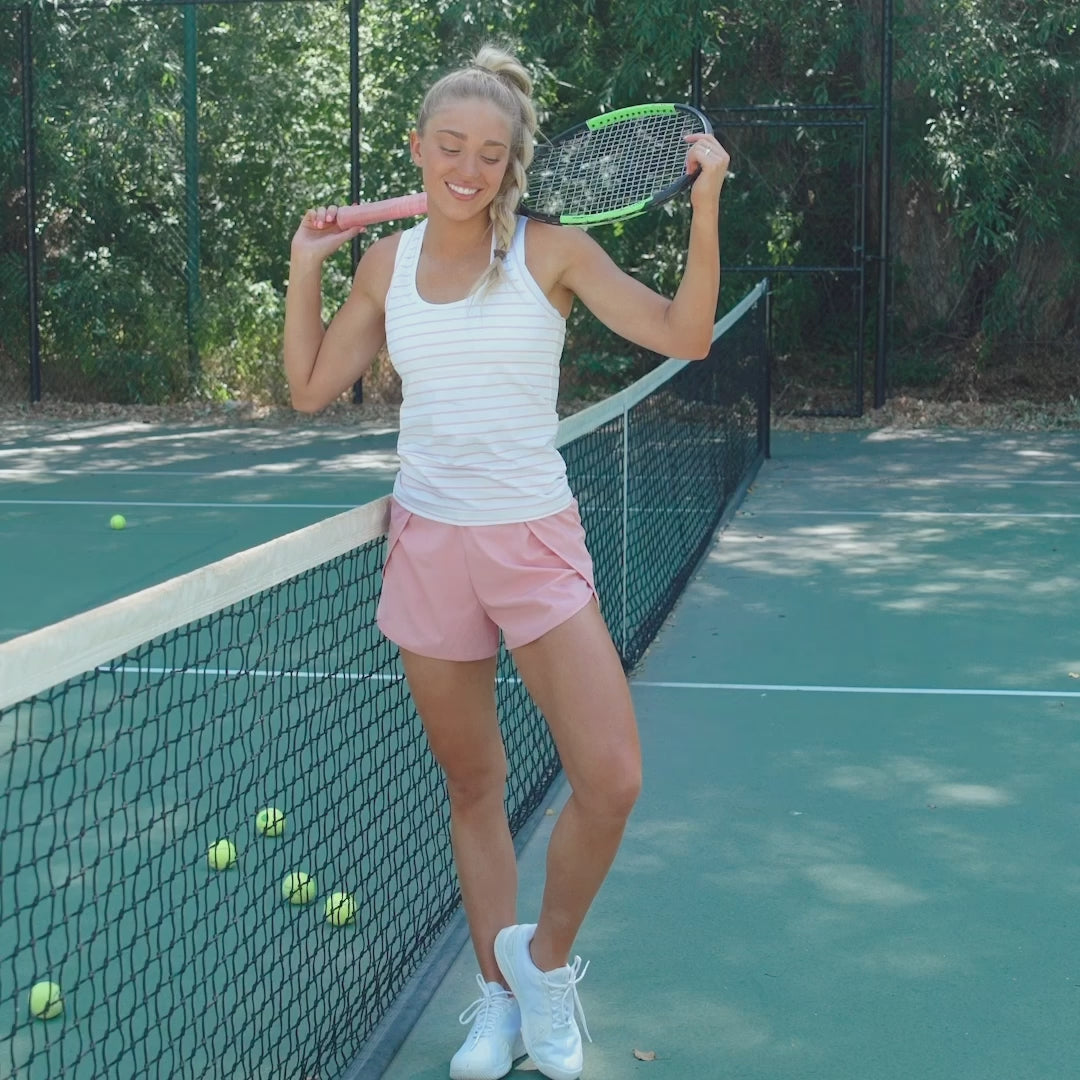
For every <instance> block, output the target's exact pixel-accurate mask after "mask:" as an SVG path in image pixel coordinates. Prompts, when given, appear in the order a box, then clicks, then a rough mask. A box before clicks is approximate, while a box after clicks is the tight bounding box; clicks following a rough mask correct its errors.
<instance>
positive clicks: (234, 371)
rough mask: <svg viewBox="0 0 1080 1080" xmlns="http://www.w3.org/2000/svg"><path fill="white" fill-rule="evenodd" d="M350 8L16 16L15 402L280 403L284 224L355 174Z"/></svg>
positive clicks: (8, 272)
mask: <svg viewBox="0 0 1080 1080" xmlns="http://www.w3.org/2000/svg"><path fill="white" fill-rule="evenodd" d="M348 14H349V11H348V8H347V7H343V6H342V5H340V4H336V3H329V2H313V3H312V2H306V3H305V2H299V0H293V2H287V3H273V4H271V3H261V4H254V3H253V4H221V5H199V6H196V5H193V4H186V5H169V4H161V5H153V6H152V5H148V4H138V5H134V4H133V5H124V4H110V5H108V6H104V5H101V4H88V5H83V6H72V7H55V8H37V7H34V8H31V7H29V6H24V7H21V8H19V9H18V10H12V9H5V10H3V11H2V12H0V16H2V17H0V64H2V66H3V70H4V71H5V73H6V74H7V77H8V81H9V85H10V87H11V89H12V93H10V94H9V95H7V96H6V98H5V101H4V106H3V111H2V112H0V125H2V130H0V140H2V145H3V147H4V150H5V153H4V161H5V163H6V169H5V175H4V196H3V198H4V202H5V209H6V213H5V226H4V235H3V239H2V250H0V286H2V290H3V292H2V299H0V305H2V308H0V313H2V319H0V325H2V330H0V398H2V399H4V400H9V401H10V400H23V401H25V400H27V399H28V398H34V397H37V396H38V395H39V394H40V397H41V398H42V399H44V400H50V399H62V400H66V401H74V402H83V401H113V402H120V403H130V402H144V403H157V402H163V401H175V400H183V399H189V398H192V397H203V398H209V399H211V400H214V399H220V400H224V399H227V398H229V397H232V396H235V395H238V394H239V395H246V394H251V393H253V392H256V391H257V393H258V395H259V396H262V397H269V398H270V399H272V400H275V399H277V400H283V399H284V395H285V386H284V378H283V375H282V374H281V363H280V330H281V322H282V318H283V295H284V284H285V281H286V277H287V271H288V230H287V228H283V227H282V223H283V222H292V221H294V220H298V218H299V214H300V212H301V209H302V208H303V207H306V206H308V205H310V204H311V202H312V200H318V199H330V198H333V199H336V200H341V199H342V197H343V195H344V194H345V193H347V192H348V191H349V188H350V175H349V146H348V136H349V122H348V117H349V96H350V82H349V62H348V43H349V37H350V35H349V24H348ZM283 70H289V71H290V72H293V73H294V74H295V73H298V72H299V73H301V74H303V73H304V72H305V71H307V72H309V73H310V79H299V80H298V79H295V78H290V79H289V80H287V81H286V80H282V79H280V78H279V77H278V75H277V73H278V72H280V71H283ZM298 86H299V87H300V92H299V93H298V92H297V87H298ZM331 117H336V118H337V119H336V122H335V121H333V120H331V119H329V118H331ZM310 118H314V122H312V121H311V119H310ZM30 235H33V236H34V237H35V238H36V243H35V244H34V245H33V250H32V251H31V248H30V245H28V241H27V238H28V236H30ZM347 270H348V267H347V266H339V265H338V263H337V262H334V263H333V264H332V265H331V266H330V267H328V272H327V286H328V288H327V293H328V303H331V302H333V301H334V299H335V298H337V299H340V298H341V297H343V295H344V289H345V286H346V277H347V275H346V273H345V271H347Z"/></svg>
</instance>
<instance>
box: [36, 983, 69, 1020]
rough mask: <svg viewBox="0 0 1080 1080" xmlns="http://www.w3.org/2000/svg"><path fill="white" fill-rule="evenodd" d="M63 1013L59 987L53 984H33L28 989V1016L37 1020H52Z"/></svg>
mask: <svg viewBox="0 0 1080 1080" xmlns="http://www.w3.org/2000/svg"><path fill="white" fill-rule="evenodd" d="M63 1011H64V999H63V998H62V997H61V996H60V987H59V986H57V985H56V983H54V982H39V983H34V985H33V986H32V987H31V988H30V1015H31V1016H34V1017H36V1018H37V1019H38V1020H52V1019H53V1017H55V1016H59V1015H60V1014H61V1013H62V1012H63Z"/></svg>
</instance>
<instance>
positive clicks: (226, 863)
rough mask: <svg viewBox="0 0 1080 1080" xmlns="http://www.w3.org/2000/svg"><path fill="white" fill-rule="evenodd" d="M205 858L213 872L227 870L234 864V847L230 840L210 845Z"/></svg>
mask: <svg viewBox="0 0 1080 1080" xmlns="http://www.w3.org/2000/svg"><path fill="white" fill-rule="evenodd" d="M206 857H207V859H208V860H209V863H210V865H211V866H212V867H213V868H214V869H215V870H228V869H229V867H230V866H232V864H233V863H234V862H236V845H235V844H234V843H233V842H232V841H231V840H218V841H217V843H214V844H211V845H210V850H209V851H208V852H207V855H206Z"/></svg>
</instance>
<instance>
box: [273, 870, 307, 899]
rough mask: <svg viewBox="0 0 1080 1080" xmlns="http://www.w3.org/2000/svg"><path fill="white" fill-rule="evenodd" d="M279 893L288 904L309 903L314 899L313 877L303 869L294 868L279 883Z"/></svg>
mask: <svg viewBox="0 0 1080 1080" xmlns="http://www.w3.org/2000/svg"><path fill="white" fill-rule="evenodd" d="M281 895H282V896H284V897H285V899H286V900H288V901H289V903H290V904H310V903H311V901H312V900H314V899H315V879H314V878H313V877H312V876H311V875H310V874H306V873H304V871H303V870H294V871H293V872H292V873H291V874H289V875H288V876H287V877H286V878H285V880H284V881H283V882H282V883H281Z"/></svg>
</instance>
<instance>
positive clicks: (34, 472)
mask: <svg viewBox="0 0 1080 1080" xmlns="http://www.w3.org/2000/svg"><path fill="white" fill-rule="evenodd" d="M359 467H360V466H357V468H359ZM260 468H261V469H262V470H264V471H260ZM346 471H347V470H342V469H337V470H334V469H309V470H307V471H303V470H296V471H295V472H288V471H278V470H276V469H273V468H266V467H265V466H261V467H260V466H255V468H254V469H235V468H234V469H0V480H9V479H11V480H16V481H18V480H25V481H31V480H39V479H41V478H42V477H44V478H46V479H48V478H49V477H52V476H84V477H94V476H154V477H158V476H185V477H192V476H195V477H199V478H201V479H204V480H292V479H296V478H311V477H330V478H335V477H340V476H342V475H344V473H345V472H346Z"/></svg>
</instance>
